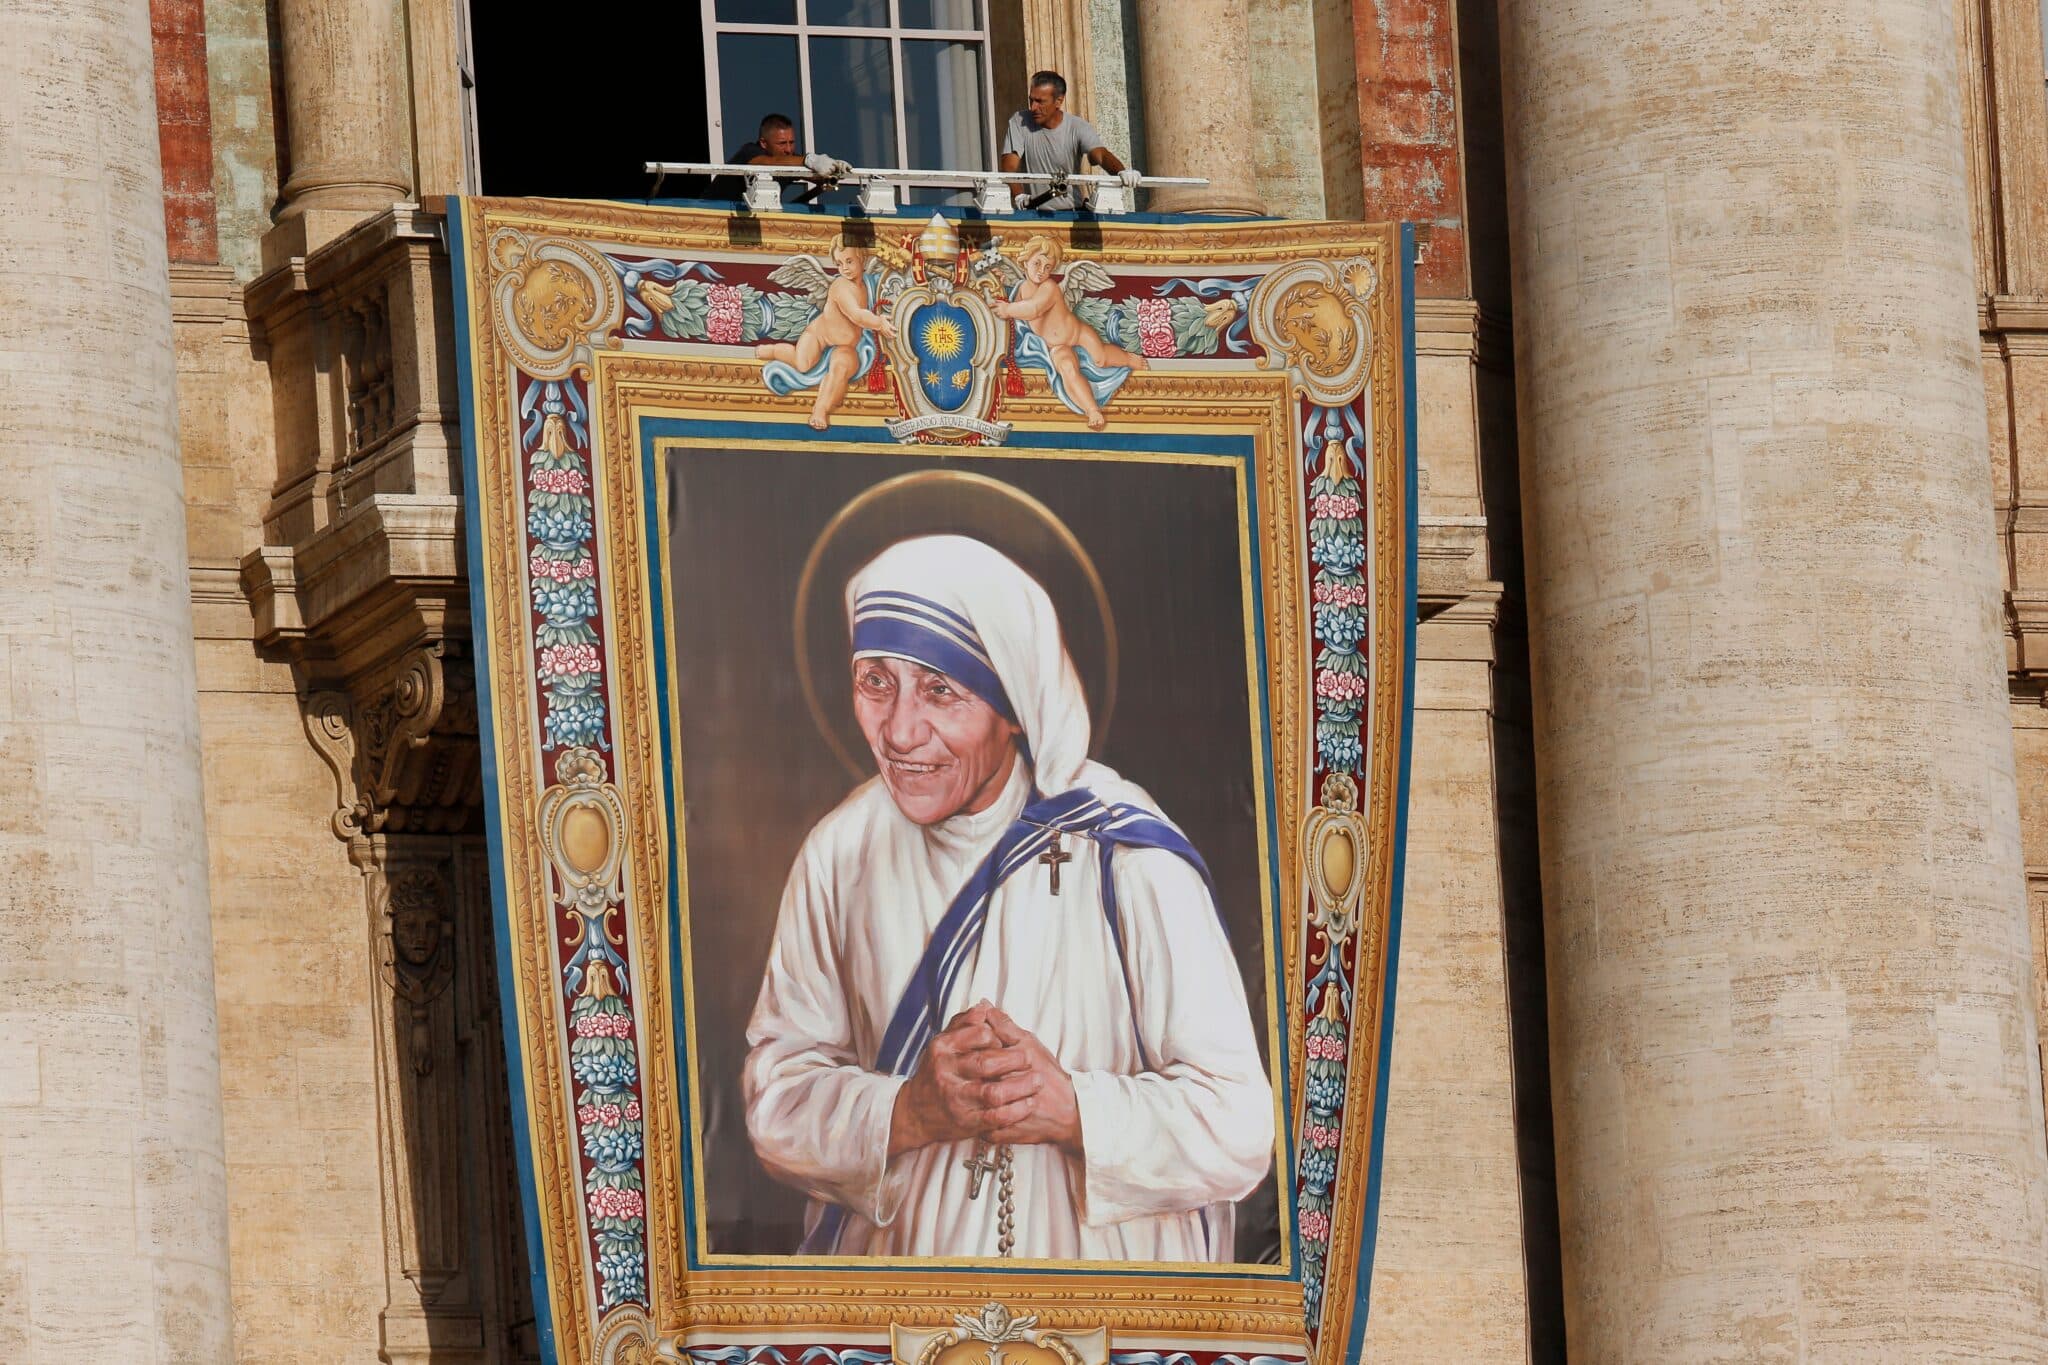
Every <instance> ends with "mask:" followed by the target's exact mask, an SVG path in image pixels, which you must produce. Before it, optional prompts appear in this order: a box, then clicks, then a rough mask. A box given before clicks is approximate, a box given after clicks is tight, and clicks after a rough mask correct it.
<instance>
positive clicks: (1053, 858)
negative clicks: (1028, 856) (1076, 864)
mask: <svg viewBox="0 0 2048 1365" xmlns="http://www.w3.org/2000/svg"><path fill="white" fill-rule="evenodd" d="M1038 861H1039V862H1041V863H1044V864H1045V866H1046V868H1047V870H1049V871H1050V872H1051V873H1052V893H1053V894H1054V895H1055V896H1057V895H1058V894H1059V893H1060V864H1061V863H1070V862H1072V861H1074V855H1073V854H1071V853H1069V852H1067V851H1066V850H1065V849H1063V848H1061V847H1060V833H1059V831H1058V830H1054V831H1053V832H1052V845H1051V847H1049V848H1047V849H1046V850H1045V852H1043V853H1041V854H1039V855H1038Z"/></svg>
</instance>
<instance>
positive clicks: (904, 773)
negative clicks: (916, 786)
mask: <svg viewBox="0 0 2048 1365" xmlns="http://www.w3.org/2000/svg"><path fill="white" fill-rule="evenodd" d="M945 766H946V765H945V764H943V763H912V762H909V761H908V760H905V759H901V758H892V759H890V760H889V767H890V769H891V770H893V771H894V772H895V773H896V774H897V775H898V776H899V777H929V776H931V775H932V774H933V773H935V772H937V771H939V769H941V768H943V767H945Z"/></svg>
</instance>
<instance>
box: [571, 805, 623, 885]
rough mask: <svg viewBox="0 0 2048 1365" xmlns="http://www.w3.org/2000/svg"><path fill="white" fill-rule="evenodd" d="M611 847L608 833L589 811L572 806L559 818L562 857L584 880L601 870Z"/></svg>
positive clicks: (604, 826) (597, 817)
mask: <svg viewBox="0 0 2048 1365" xmlns="http://www.w3.org/2000/svg"><path fill="white" fill-rule="evenodd" d="M611 847H612V833H611V830H610V828H608V827H607V826H606V824H605V818H604V817H603V816H602V815H600V814H598V813H597V811H596V810H595V809H593V808H592V807H590V806H574V807H572V808H571V809H570V810H569V812H568V814H566V815H564V816H563V817H562V856H563V857H564V858H566V859H568V860H569V866H571V867H573V868H575V869H576V870H577V871H578V872H580V873H582V874H583V875H584V876H586V877H587V876H589V875H590V874H591V873H593V872H595V871H597V869H599V868H600V867H603V866H604V860H605V855H606V854H608V853H610V852H611Z"/></svg>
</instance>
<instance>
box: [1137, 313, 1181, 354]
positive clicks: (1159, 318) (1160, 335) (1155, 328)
mask: <svg viewBox="0 0 2048 1365" xmlns="http://www.w3.org/2000/svg"><path fill="white" fill-rule="evenodd" d="M1138 349H1139V350H1141V351H1143V352H1144V353H1145V354H1146V355H1156V356H1170V355H1172V354H1173V352H1174V345H1173V301H1172V300H1171V299H1139V300H1138Z"/></svg>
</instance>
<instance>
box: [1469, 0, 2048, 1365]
mask: <svg viewBox="0 0 2048 1365" xmlns="http://www.w3.org/2000/svg"><path fill="white" fill-rule="evenodd" d="M1950 9H1951V7H1950V5H1949V4H1947V3H1946V0H1859V3H1856V4H1848V5H1844V4H1837V3H1829V2H1828V0H1716V3H1715V4H1713V5H1711V6H1708V7H1705V8H1702V7H1701V6H1698V5H1696V4H1692V3H1688V2H1687V0H1501V26H1500V27H1501V35H1502V41H1503V44H1504V48H1505V52H1504V63H1503V65H1504V68H1505V85H1506V91H1505V93H1506V110H1507V132H1508V144H1509V157H1510V161H1509V168H1510V169H1509V175H1510V185H1511V209H1512V216H1513V230H1514V242H1513V245H1514V262H1515V281H1514V290H1515V298H1514V304H1515V332H1516V364H1517V368H1518V371H1519V374H1520V385H1521V402H1520V412H1521V416H1522V434H1523V439H1522V447H1521V451H1522V455H1521V458H1522V469H1521V476H1522V486H1523V498H1524V503H1525V510H1526V544H1527V547H1528V565H1529V591H1530V628H1531V639H1532V646H1533V652H1534V666H1535V683H1536V689H1537V698H1536V702H1537V706H1536V736H1537V757H1538V768H1539V814H1540V817H1541V822H1542V842H1543V873H1544V877H1543V882H1544V886H1543V891H1544V905H1545V910H1546V914H1547V916H1548V937H1549V957H1548V960H1549V971H1550V982H1551V1002H1552V1003H1551V1009H1552V1031H1551V1040H1552V1056H1553V1070H1554V1082H1553V1085H1554V1097H1555V1105H1556V1115H1557V1152H1558V1164H1559V1172H1558V1174H1559V1183H1560V1203H1561V1208H1560V1212H1561V1217H1562V1222H1563V1251H1564V1269H1565V1279H1566V1303H1567V1325H1568V1333H1569V1337H1570V1345H1571V1352H1572V1358H1573V1359H1574V1360H1575V1361H1581V1360H1582V1361H1588V1362H1605V1361H1626V1362H1642V1361H1694V1360H1720V1359H1727V1360H1736V1359H1742V1360H1766V1359H1768V1360H1782V1361H1799V1360H1822V1359H1826V1360H1849V1359H1857V1360H1876V1359H1886V1360H1893V1359H1896V1360H1933V1359H1958V1360H1988V1359H2028V1360H2039V1359H2044V1358H2048V1305H2044V1294H2048V1273H2044V1272H2048V1262H2044V1247H2048V1149H2044V1143H2043V1139H2042V1112H2041V1095H2040V1077H2039V1073H2038V1072H2037V1071H2036V1069H2035V1067H2034V1066H2033V1058H2032V1050H2033V1044H2032V1041H2031V1040H2032V1039H2033V1037H2034V1021H2033V1009H2032V1006H2031V1003H2030V1000H2029V959H2028V930H2027V921H2026V915H2025V906H2024V902H2023V882H2022V866H2021V854H2020V847H2019V841H2018V821H2017V813H2016V807H2015V797H2014V784H2013V767H2012V763H2013V749H2012V736H2011V732H2010V730H2009V729H2008V722H2007V717H2006V712H2005V704H2006V703H2005V687H2004V677H2003V667H2002V664H2003V659H2002V654H2001V650H2000V642H1999V636H1998V625H1999V618H2000V602H1999V594H1998V576H1997V570H1996V565H1995V562H1994V558H1993V551H1992V518H1991V506H1992V504H1991V490H1990V485H1989V481H1988V461H1987V457H1986V450H1985V417H1984V399H1983V389H1982V377H1981V374H1980V372H1979V369H1978V363H1977V345H1976V332H1975V323H1974V318H1973V308H1972V278H1971V264H1970V236H1969V219H1968V209H1967V207H1966V201H1965V196H1964V166H1963V148H1962V139H1961V133H1960V121H1959V120H1960V115H1959V109H1958V98H1957V90H1956V69H1957V56H1956V42H1955V34H1954V31H1953V28H1952V25H1951V18H1950Z"/></svg>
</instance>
